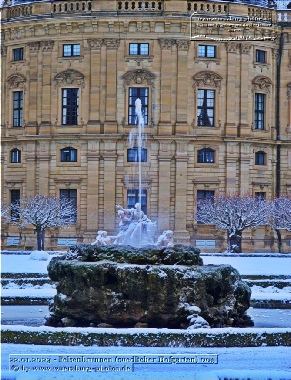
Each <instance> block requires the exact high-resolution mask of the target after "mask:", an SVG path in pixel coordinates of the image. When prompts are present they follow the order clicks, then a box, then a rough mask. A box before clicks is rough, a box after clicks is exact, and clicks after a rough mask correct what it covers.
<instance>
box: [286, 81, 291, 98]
mask: <svg viewBox="0 0 291 380" xmlns="http://www.w3.org/2000/svg"><path fill="white" fill-rule="evenodd" d="M287 99H288V100H290V99H291V83H288V84H287Z"/></svg>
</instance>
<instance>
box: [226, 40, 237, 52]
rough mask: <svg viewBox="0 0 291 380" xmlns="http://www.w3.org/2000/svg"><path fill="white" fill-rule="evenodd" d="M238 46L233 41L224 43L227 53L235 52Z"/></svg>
mask: <svg viewBox="0 0 291 380" xmlns="http://www.w3.org/2000/svg"><path fill="white" fill-rule="evenodd" d="M238 47H239V44H237V43H235V42H228V43H227V44H226V49H227V52H228V53H236V52H237V49H238Z"/></svg>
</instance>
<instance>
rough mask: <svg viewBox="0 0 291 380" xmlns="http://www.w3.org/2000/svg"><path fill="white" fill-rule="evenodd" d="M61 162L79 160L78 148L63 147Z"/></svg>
mask: <svg viewBox="0 0 291 380" xmlns="http://www.w3.org/2000/svg"><path fill="white" fill-rule="evenodd" d="M61 162H77V149H74V148H64V149H61Z"/></svg>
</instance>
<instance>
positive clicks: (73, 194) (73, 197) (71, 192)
mask: <svg viewBox="0 0 291 380" xmlns="http://www.w3.org/2000/svg"><path fill="white" fill-rule="evenodd" d="M60 198H61V199H62V198H66V199H68V200H69V201H71V203H72V205H73V206H74V207H75V213H74V215H72V218H73V220H74V221H76V220H77V190H76V189H62V190H60Z"/></svg>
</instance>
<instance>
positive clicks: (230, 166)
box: [225, 142, 238, 195]
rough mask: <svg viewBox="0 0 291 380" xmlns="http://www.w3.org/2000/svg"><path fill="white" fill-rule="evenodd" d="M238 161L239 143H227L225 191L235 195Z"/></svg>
mask: <svg viewBox="0 0 291 380" xmlns="http://www.w3.org/2000/svg"><path fill="white" fill-rule="evenodd" d="M237 161H238V144H237V143H235V142H228V143H226V159H225V192H226V193H227V194H228V195H234V194H235V193H236V192H237V183H236V181H237Z"/></svg>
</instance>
